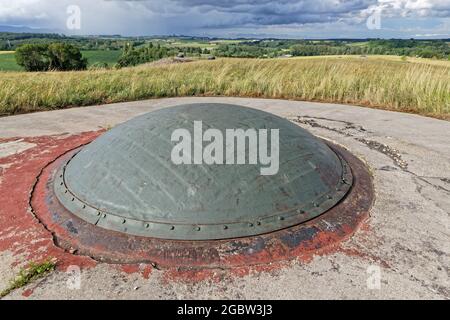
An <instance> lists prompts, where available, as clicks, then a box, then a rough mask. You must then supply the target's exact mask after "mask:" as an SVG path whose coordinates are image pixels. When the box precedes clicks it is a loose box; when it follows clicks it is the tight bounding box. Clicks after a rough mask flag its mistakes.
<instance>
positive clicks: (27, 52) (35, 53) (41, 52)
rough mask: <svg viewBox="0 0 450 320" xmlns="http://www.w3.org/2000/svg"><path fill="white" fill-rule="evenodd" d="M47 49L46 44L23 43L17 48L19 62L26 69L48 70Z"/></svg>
mask: <svg viewBox="0 0 450 320" xmlns="http://www.w3.org/2000/svg"><path fill="white" fill-rule="evenodd" d="M47 49H48V46H47V45H45V44H25V45H22V46H20V47H19V48H17V50H16V61H17V64H18V65H20V66H22V67H24V68H25V70H26V71H32V72H33V71H46V70H48V67H49V58H48V55H47Z"/></svg>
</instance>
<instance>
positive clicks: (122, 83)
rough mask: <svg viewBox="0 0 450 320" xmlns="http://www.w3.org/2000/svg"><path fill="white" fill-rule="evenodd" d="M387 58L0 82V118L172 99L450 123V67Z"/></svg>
mask: <svg viewBox="0 0 450 320" xmlns="http://www.w3.org/2000/svg"><path fill="white" fill-rule="evenodd" d="M425 61H426V60H423V61H421V62H420V63H417V62H414V61H412V62H407V61H406V62H405V61H400V60H396V59H394V58H390V57H386V58H380V57H367V58H361V57H348V56H346V57H345V58H339V57H322V58H294V59H236V58H234V59H231V58H227V59H217V60H215V61H204V60H203V61H195V62H191V63H183V64H160V65H158V64H156V65H141V66H137V67H133V68H124V69H120V70H91V71H80V72H47V73H18V72H8V73H5V72H4V73H3V74H1V76H0V114H2V115H11V114H17V113H27V112H35V111H44V110H54V109H61V108H66V107H72V106H86V105H93V104H104V103H113V102H123V101H133V100H142V99H149V98H159V97H176V96H194V95H197V96H238V97H263V98H280V99H293V100H306V101H323V102H332V103H343V104H355V105H361V106H367V107H372V108H381V109H387V110H394V111H400V112H410V113H416V114H421V115H426V116H431V117H437V118H441V119H450V62H445V61H442V63H441V64H440V65H436V64H434V63H433V61H432V60H430V63H424V62H425Z"/></svg>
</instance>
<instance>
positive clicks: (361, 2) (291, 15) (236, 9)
mask: <svg viewBox="0 0 450 320" xmlns="http://www.w3.org/2000/svg"><path fill="white" fill-rule="evenodd" d="M172 2H173V3H175V4H176V5H177V6H179V7H184V8H187V9H189V10H194V9H197V11H198V12H201V13H203V14H207V13H215V14H216V15H217V17H216V18H219V19H218V20H219V21H217V20H216V21H208V22H205V24H204V25H207V26H220V27H225V26H227V24H228V25H229V26H230V27H236V26H244V25H262V26H264V25H289V24H305V23H320V22H332V21H336V20H339V19H342V18H351V17H353V16H355V15H358V14H359V13H360V11H361V10H364V9H367V8H368V7H370V6H372V5H376V4H377V2H378V1H377V0H315V1H307V0H279V1H269V0H260V1H256V0H231V1H219V0H173V1H172ZM220 18H222V19H220Z"/></svg>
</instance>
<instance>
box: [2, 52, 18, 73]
mask: <svg viewBox="0 0 450 320" xmlns="http://www.w3.org/2000/svg"><path fill="white" fill-rule="evenodd" d="M20 70H22V67H20V66H19V65H18V64H17V63H16V58H15V57H14V52H10V51H7V52H0V71H20Z"/></svg>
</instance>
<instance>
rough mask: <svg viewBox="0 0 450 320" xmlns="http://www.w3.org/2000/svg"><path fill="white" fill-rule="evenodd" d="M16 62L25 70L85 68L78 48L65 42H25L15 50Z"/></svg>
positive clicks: (84, 62) (85, 60)
mask: <svg viewBox="0 0 450 320" xmlns="http://www.w3.org/2000/svg"><path fill="white" fill-rule="evenodd" d="M16 61H17V64H19V65H20V66H22V67H24V69H25V70H26V71H32V72H33V71H50V70H54V71H69V70H84V69H86V68H87V59H85V58H83V56H82V54H81V52H80V49H78V48H77V47H75V46H74V45H71V44H67V43H51V44H25V45H22V46H20V47H19V48H18V49H17V50H16Z"/></svg>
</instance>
